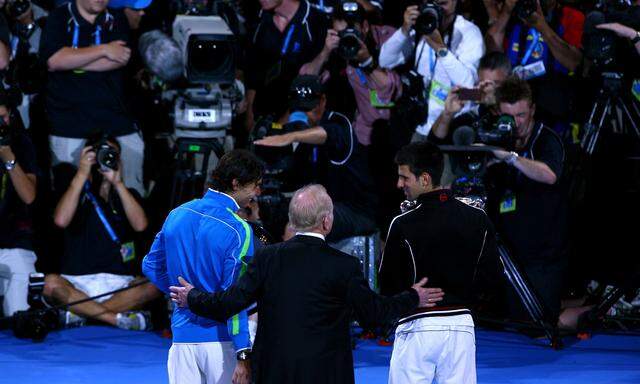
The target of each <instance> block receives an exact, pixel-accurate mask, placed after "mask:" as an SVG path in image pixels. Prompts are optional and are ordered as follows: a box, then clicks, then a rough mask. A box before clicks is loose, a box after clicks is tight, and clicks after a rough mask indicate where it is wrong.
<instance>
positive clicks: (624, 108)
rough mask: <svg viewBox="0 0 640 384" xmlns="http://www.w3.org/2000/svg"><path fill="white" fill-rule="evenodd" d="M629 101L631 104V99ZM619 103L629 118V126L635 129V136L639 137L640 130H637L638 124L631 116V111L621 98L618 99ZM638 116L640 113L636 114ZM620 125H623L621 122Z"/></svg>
mask: <svg viewBox="0 0 640 384" xmlns="http://www.w3.org/2000/svg"><path fill="white" fill-rule="evenodd" d="M631 103H632V104H633V100H632V101H631ZM619 105H620V107H621V109H622V111H623V112H624V113H625V115H626V117H627V119H628V120H629V123H630V124H631V127H632V128H633V130H634V131H635V133H636V136H637V137H640V130H638V126H637V125H636V122H635V120H634V119H633V116H631V112H630V111H629V108H628V107H627V104H626V103H625V101H624V100H623V99H620V100H619ZM638 117H640V115H638ZM621 126H624V125H622V124H621Z"/></svg>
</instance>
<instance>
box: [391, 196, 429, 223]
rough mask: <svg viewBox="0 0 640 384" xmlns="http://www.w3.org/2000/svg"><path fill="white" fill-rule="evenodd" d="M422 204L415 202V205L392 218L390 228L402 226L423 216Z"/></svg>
mask: <svg viewBox="0 0 640 384" xmlns="http://www.w3.org/2000/svg"><path fill="white" fill-rule="evenodd" d="M421 209H422V204H421V203H419V202H416V203H414V205H413V207H411V208H410V209H408V210H406V211H405V212H402V213H401V214H399V215H397V216H396V217H394V218H393V219H392V220H391V224H390V225H389V228H391V227H395V228H402V227H403V226H405V225H409V224H410V223H414V222H415V220H416V219H418V218H419V217H420V216H421V213H422V210H421Z"/></svg>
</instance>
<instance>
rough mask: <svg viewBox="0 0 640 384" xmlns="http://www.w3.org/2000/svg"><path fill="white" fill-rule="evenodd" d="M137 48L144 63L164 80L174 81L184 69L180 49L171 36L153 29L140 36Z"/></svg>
mask: <svg viewBox="0 0 640 384" xmlns="http://www.w3.org/2000/svg"><path fill="white" fill-rule="evenodd" d="M138 49H139V50H140V55H141V56H142V60H143V61H144V63H145V65H146V66H147V67H148V68H149V70H150V71H151V72H153V73H154V74H155V75H156V76H158V77H159V78H161V79H162V80H164V81H169V82H170V81H174V80H177V79H178V78H180V76H182V73H183V71H184V68H183V60H182V51H181V50H180V47H179V46H178V43H176V42H175V40H173V39H172V38H171V37H169V36H167V35H166V34H164V33H163V32H161V31H159V30H157V29H155V30H153V31H149V32H146V33H144V34H143V35H142V36H140V40H139V41H138Z"/></svg>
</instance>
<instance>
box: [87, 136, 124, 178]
mask: <svg viewBox="0 0 640 384" xmlns="http://www.w3.org/2000/svg"><path fill="white" fill-rule="evenodd" d="M93 151H94V152H95V153H96V161H97V162H98V165H99V166H100V168H101V169H111V170H114V171H117V170H118V160H119V154H118V150H117V149H115V148H114V147H113V146H111V144H109V142H108V141H107V140H106V139H101V140H100V141H98V142H97V143H95V144H94V145H93Z"/></svg>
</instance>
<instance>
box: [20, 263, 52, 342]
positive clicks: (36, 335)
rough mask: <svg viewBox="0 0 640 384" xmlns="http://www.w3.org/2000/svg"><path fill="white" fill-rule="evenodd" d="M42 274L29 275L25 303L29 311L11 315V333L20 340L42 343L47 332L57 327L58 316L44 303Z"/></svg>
mask: <svg viewBox="0 0 640 384" xmlns="http://www.w3.org/2000/svg"><path fill="white" fill-rule="evenodd" d="M43 291H44V274H42V273H37V272H36V273H31V274H29V288H28V291H27V292H28V293H27V302H28V303H29V309H28V310H26V311H18V312H16V313H15V314H14V315H13V324H12V328H13V333H14V335H15V336H16V337H18V338H21V339H32V340H33V341H42V340H44V338H45V337H46V336H47V334H48V333H49V331H52V330H54V329H57V328H58V327H59V314H58V311H57V310H56V309H54V308H49V307H47V305H46V304H45V302H44V297H43Z"/></svg>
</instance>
